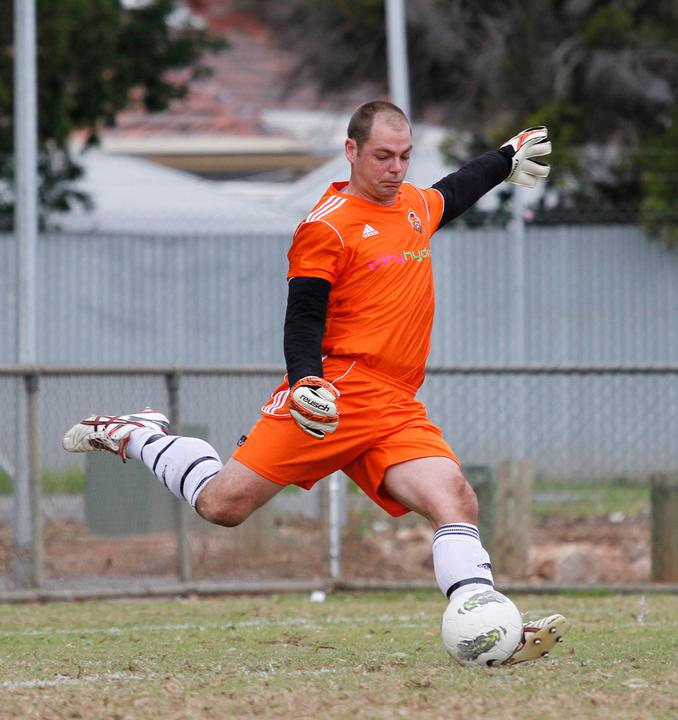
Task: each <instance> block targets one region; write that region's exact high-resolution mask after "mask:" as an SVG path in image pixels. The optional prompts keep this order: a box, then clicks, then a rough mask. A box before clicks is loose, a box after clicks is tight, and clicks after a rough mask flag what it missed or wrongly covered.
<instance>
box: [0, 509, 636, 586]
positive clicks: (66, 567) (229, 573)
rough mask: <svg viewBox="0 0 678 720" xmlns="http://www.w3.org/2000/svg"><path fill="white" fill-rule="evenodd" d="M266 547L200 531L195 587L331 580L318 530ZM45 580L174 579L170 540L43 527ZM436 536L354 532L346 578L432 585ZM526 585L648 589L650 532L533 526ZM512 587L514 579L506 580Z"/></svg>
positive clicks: (558, 521) (279, 533)
mask: <svg viewBox="0 0 678 720" xmlns="http://www.w3.org/2000/svg"><path fill="white" fill-rule="evenodd" d="M266 535H267V541H266V543H258V542H256V540H257V538H256V537H255V538H254V540H255V542H253V541H252V537H251V531H250V532H249V533H248V532H247V530H246V528H245V527H243V528H237V529H225V528H218V527H214V526H206V525H205V526H203V527H201V528H200V529H197V530H194V531H192V532H191V533H190V551H191V567H192V572H193V575H194V577H195V578H196V579H201V578H211V579H217V578H219V579H258V578H261V579H277V578H299V579H304V578H314V577H318V578H320V577H326V576H327V575H328V561H327V553H326V550H325V548H326V546H327V545H326V542H327V541H326V537H325V533H324V532H323V530H322V527H321V526H320V524H318V523H315V522H311V521H307V520H298V521H286V522H282V523H277V524H276V525H275V527H274V528H273V529H271V531H270V532H268V533H266ZM44 537H45V576H46V577H47V578H49V579H52V580H60V581H63V582H64V584H68V582H69V580H76V579H77V580H79V581H82V580H83V579H86V578H96V579H97V582H101V581H102V580H105V579H106V578H116V579H119V578H125V577H129V578H140V577H146V578H152V577H167V578H168V579H171V578H172V577H176V574H177V543H176V538H175V536H174V534H173V533H170V532H163V533H152V534H147V535H125V536H97V535H93V534H91V533H89V532H88V530H87V528H86V527H84V526H82V525H80V524H77V523H64V522H62V523H50V524H48V525H47V526H46V527H45V532H44ZM431 537H432V532H431V530H430V529H429V528H428V527H427V526H426V525H425V524H423V523H412V522H411V521H409V520H400V521H393V520H389V521H383V520H381V521H380V520H377V521H374V522H371V523H365V521H364V519H362V520H361V521H360V523H355V522H354V523H352V524H351V523H349V525H348V526H347V527H346V529H345V532H344V538H343V545H342V572H343V575H344V576H345V577H349V578H350V577H353V578H369V579H382V580H399V579H432V576H433V564H432V560H431ZM532 538H533V542H532V547H531V551H530V560H529V567H528V570H527V573H526V575H525V577H524V578H521V579H527V580H550V581H560V582H646V581H648V580H649V577H650V524H649V518H648V517H647V515H638V516H636V517H633V518H622V519H620V518H612V519H611V518H609V517H594V518H587V519H565V518H551V519H548V520H544V521H541V522H538V523H536V524H535V527H534V528H533V533H532ZM12 558H13V548H12V536H11V531H9V530H2V531H1V532H0V572H1V573H2V574H4V575H5V576H6V577H10V576H11V573H12ZM499 579H507V578H501V577H500V578H499Z"/></svg>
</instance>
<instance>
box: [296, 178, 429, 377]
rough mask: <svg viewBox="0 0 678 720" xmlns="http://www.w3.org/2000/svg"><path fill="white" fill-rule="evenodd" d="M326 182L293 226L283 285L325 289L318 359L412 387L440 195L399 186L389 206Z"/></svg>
mask: <svg viewBox="0 0 678 720" xmlns="http://www.w3.org/2000/svg"><path fill="white" fill-rule="evenodd" d="M347 184H348V183H346V182H340V183H332V185H330V187H329V188H328V189H327V191H326V192H325V194H324V195H323V196H322V198H321V199H320V201H319V202H318V204H317V205H316V206H315V208H314V209H313V211H312V212H311V213H310V215H309V216H308V217H307V218H306V219H305V220H304V221H303V222H301V223H300V224H299V226H298V227H297V230H296V232H295V234H294V238H293V240H292V246H291V248H290V251H289V253H288V259H289V273H288V276H287V277H288V280H289V279H291V278H293V277H316V278H323V279H325V280H328V281H329V282H330V284H331V290H330V295H329V303H328V308H327V322H326V325H325V334H324V337H323V343H322V352H323V355H330V356H334V357H348V358H353V359H355V360H357V361H359V363H360V364H361V365H362V366H363V367H365V368H367V369H371V370H374V371H376V372H378V373H381V374H383V375H386V376H388V377H389V378H390V379H392V380H393V381H394V382H395V383H397V384H399V385H402V386H404V387H406V388H408V389H411V390H416V389H417V388H418V387H419V386H420V385H421V383H422V382H423V380H424V369H425V364H426V358H427V357H428V353H429V347H430V337H431V326H432V324H433V312H434V292H433V270H432V266H431V243H430V239H431V235H432V234H433V233H434V232H435V231H436V230H437V228H438V225H439V222H440V219H441V216H442V213H443V198H442V195H441V194H440V193H439V192H438V191H437V190H435V189H433V188H429V189H427V190H422V189H419V188H416V187H415V186H414V185H411V184H410V183H403V185H402V186H401V188H400V191H399V193H398V196H397V198H396V201H395V202H394V203H393V204H392V205H388V206H387V205H379V204H377V203H372V202H369V201H367V200H363V199H361V198H358V197H356V196H354V195H343V194H342V193H341V190H342V188H344V187H346V185H347Z"/></svg>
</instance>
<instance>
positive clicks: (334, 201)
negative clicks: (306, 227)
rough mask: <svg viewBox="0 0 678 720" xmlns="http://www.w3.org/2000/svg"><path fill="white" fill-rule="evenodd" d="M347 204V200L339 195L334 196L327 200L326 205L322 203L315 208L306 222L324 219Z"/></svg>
mask: <svg viewBox="0 0 678 720" xmlns="http://www.w3.org/2000/svg"><path fill="white" fill-rule="evenodd" d="M345 202H346V198H342V197H339V196H338V195H332V197H330V198H327V200H325V202H324V203H321V204H320V205H319V206H318V207H317V208H315V210H313V212H312V213H311V214H310V215H309V216H308V217H307V218H306V220H307V221H309V222H313V221H314V220H320V218H323V217H325V215H329V214H330V213H331V212H334V211H335V210H336V209H337V208H340V207H341V206H342V205H343V204H344V203H345Z"/></svg>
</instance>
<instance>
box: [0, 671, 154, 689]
mask: <svg viewBox="0 0 678 720" xmlns="http://www.w3.org/2000/svg"><path fill="white" fill-rule="evenodd" d="M147 679H148V678H147V677H146V675H139V674H138V673H103V674H101V675H82V676H81V677H68V676H67V675H57V676H56V677H55V678H53V679H51V680H4V681H3V682H0V688H1V689H3V690H22V689H23V688H29V689H30V688H47V687H58V686H59V685H82V684H86V683H95V682H102V681H103V682H129V681H130V680H134V681H139V680H147Z"/></svg>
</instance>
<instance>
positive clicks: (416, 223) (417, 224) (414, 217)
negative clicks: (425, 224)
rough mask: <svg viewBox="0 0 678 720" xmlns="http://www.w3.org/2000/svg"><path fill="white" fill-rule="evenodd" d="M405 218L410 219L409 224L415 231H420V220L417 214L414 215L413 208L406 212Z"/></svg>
mask: <svg viewBox="0 0 678 720" xmlns="http://www.w3.org/2000/svg"><path fill="white" fill-rule="evenodd" d="M407 219H408V220H409V221H410V225H411V226H412V227H413V228H414V229H415V230H416V231H417V232H421V231H422V227H421V220H420V219H419V218H418V217H417V215H416V213H415V212H414V210H410V211H409V212H408V213H407Z"/></svg>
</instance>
